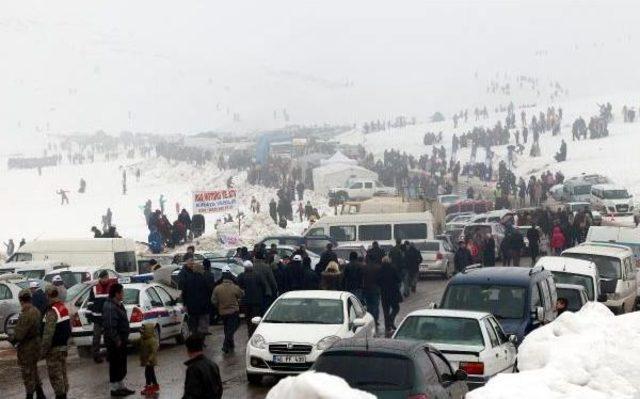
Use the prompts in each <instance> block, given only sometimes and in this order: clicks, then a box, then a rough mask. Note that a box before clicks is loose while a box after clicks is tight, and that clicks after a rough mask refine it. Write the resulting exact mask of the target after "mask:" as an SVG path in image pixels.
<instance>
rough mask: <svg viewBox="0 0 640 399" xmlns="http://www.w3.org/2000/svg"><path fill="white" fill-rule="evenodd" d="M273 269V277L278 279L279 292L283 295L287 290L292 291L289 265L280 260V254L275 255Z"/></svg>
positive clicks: (272, 263)
mask: <svg viewBox="0 0 640 399" xmlns="http://www.w3.org/2000/svg"><path fill="white" fill-rule="evenodd" d="M271 269H272V270H273V277H274V278H275V279H276V284H277V286H278V294H279V295H282V294H284V293H285V292H288V291H290V290H291V281H289V273H288V272H287V266H285V265H284V264H283V263H282V262H281V261H280V257H279V256H278V255H273V259H272V262H271Z"/></svg>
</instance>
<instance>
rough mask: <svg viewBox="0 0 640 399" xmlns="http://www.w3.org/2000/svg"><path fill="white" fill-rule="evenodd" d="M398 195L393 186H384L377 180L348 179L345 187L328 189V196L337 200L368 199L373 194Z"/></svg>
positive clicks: (373, 195)
mask: <svg viewBox="0 0 640 399" xmlns="http://www.w3.org/2000/svg"><path fill="white" fill-rule="evenodd" d="M396 195H398V191H397V190H396V189H395V187H385V186H383V185H382V184H380V182H378V181H377V180H371V179H349V180H348V181H347V184H345V187H337V188H333V189H331V190H329V197H330V198H332V199H333V200H335V201H337V202H343V201H348V200H362V199H369V198H372V197H375V196H390V197H394V196H396Z"/></svg>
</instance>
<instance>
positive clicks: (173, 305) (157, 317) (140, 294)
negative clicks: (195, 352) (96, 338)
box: [71, 283, 189, 357]
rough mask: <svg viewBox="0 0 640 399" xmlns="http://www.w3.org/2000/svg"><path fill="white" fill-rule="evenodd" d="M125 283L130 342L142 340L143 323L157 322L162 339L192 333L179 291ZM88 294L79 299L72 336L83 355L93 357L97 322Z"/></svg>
mask: <svg viewBox="0 0 640 399" xmlns="http://www.w3.org/2000/svg"><path fill="white" fill-rule="evenodd" d="M123 285H124V300H123V304H124V307H125V309H126V311H127V316H128V317H129V325H130V328H129V330H130V334H129V343H133V342H135V341H137V340H139V339H140V327H141V326H142V322H143V321H144V322H145V323H154V324H155V325H156V333H157V334H158V337H160V339H161V340H165V339H168V338H174V339H175V340H176V342H177V343H179V344H180V343H182V342H183V341H184V340H185V339H186V337H187V336H188V335H189V328H188V326H187V319H186V311H185V309H184V306H183V305H182V304H181V303H180V302H179V295H178V293H177V292H176V291H175V290H172V289H171V288H169V287H166V286H163V285H160V284H156V283H128V284H123ZM88 298H89V295H88V291H87V294H86V295H83V296H82V297H79V298H78V299H76V303H77V304H78V305H79V306H78V310H77V312H76V313H75V314H74V315H73V316H71V327H72V328H71V337H72V338H73V342H74V343H75V345H76V346H77V348H78V353H79V354H80V355H81V356H83V357H88V356H90V353H91V341H92V339H93V323H92V322H90V321H89V319H88V318H87V312H88V311H87V300H88Z"/></svg>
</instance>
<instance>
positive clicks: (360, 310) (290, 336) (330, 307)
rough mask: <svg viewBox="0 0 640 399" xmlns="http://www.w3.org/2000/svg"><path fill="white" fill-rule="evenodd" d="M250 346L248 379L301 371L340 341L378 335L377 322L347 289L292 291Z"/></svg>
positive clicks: (261, 321)
mask: <svg viewBox="0 0 640 399" xmlns="http://www.w3.org/2000/svg"><path fill="white" fill-rule="evenodd" d="M251 322H253V323H254V324H257V325H258V327H257V328H256V331H255V332H254V333H253V335H252V336H251V339H250V340H249V343H248V344H247V349H246V357H245V359H246V371H247V379H248V380H249V383H251V384H257V383H260V382H261V381H262V377H263V376H264V375H278V374H279V375H287V374H299V373H301V372H303V371H307V370H308V369H309V368H310V367H311V366H312V365H313V363H314V362H315V360H316V359H317V357H318V355H320V353H322V351H324V350H325V349H327V348H328V347H330V346H331V345H332V344H333V343H335V342H336V341H338V340H340V339H342V338H349V337H364V336H367V337H373V334H374V332H375V322H374V320H373V317H372V316H371V315H370V314H369V313H367V312H366V311H365V309H364V306H362V304H361V303H360V301H359V300H358V298H356V297H355V296H354V295H353V294H351V293H349V292H342V291H290V292H287V293H285V294H283V295H281V296H280V297H279V298H278V299H276V301H275V302H274V303H273V304H272V305H271V307H270V308H269V309H268V310H267V312H266V313H265V315H264V318H260V317H254V318H253V319H252V320H251Z"/></svg>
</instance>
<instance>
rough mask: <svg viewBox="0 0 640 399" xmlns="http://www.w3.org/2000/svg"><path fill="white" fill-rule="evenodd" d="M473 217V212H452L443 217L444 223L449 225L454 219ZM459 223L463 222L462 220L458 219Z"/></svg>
mask: <svg viewBox="0 0 640 399" xmlns="http://www.w3.org/2000/svg"><path fill="white" fill-rule="evenodd" d="M473 215H475V213H473V212H453V213H449V214H447V216H445V217H444V222H445V224H446V223H449V222H452V221H453V220H454V219H456V218H458V217H460V216H465V217H466V218H471V217H472V216H473ZM460 221H463V220H462V218H461V219H460Z"/></svg>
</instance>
